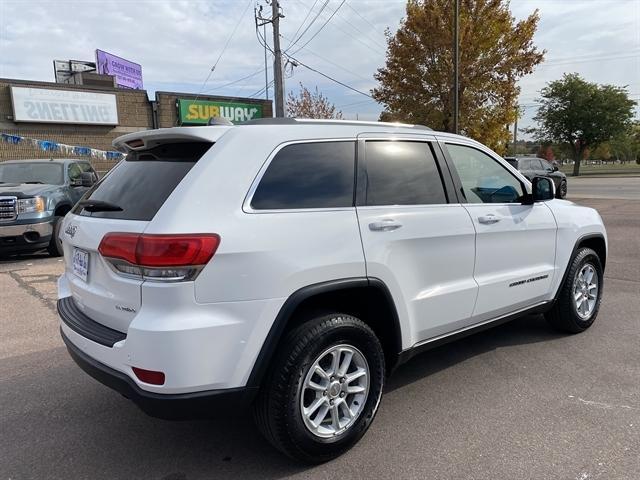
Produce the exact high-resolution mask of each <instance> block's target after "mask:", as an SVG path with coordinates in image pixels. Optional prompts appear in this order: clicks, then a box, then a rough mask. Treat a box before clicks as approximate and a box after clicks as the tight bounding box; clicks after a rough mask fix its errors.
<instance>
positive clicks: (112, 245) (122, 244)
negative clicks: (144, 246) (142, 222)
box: [98, 233, 140, 264]
mask: <svg viewBox="0 0 640 480" xmlns="http://www.w3.org/2000/svg"><path fill="white" fill-rule="evenodd" d="M139 238H140V235H139V234H137V233H107V234H106V235H105V236H104V237H103V238H102V241H101V242H100V246H99V247H98V251H99V252H100V254H101V255H102V256H103V257H108V258H119V259H121V260H125V261H127V262H129V263H132V264H136V247H137V245H138V240H139Z"/></svg>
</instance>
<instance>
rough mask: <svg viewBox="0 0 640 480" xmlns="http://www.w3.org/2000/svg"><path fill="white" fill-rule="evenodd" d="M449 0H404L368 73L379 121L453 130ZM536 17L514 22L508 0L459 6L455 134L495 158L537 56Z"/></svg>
mask: <svg viewBox="0 0 640 480" xmlns="http://www.w3.org/2000/svg"><path fill="white" fill-rule="evenodd" d="M453 11H454V3H453V0H409V1H408V2H407V7H406V17H405V18H404V19H403V20H402V22H401V23H400V27H399V28H398V31H397V32H396V33H395V34H393V35H391V33H390V32H388V31H387V59H386V64H385V66H384V67H382V68H380V69H378V72H377V73H376V74H375V75H374V77H375V79H376V80H377V81H378V82H379V85H378V86H377V87H376V88H374V89H373V90H372V95H373V97H374V98H375V99H376V100H377V101H378V102H380V103H382V104H383V105H384V107H385V108H384V111H383V113H382V115H381V119H382V120H392V121H403V122H408V123H418V124H423V125H427V126H430V127H432V128H433V129H435V130H444V131H452V130H453V108H452V105H453ZM538 20H539V16H538V11H537V10H536V11H534V12H533V13H532V14H531V15H529V16H528V17H527V18H525V19H524V20H521V21H516V20H515V18H514V17H513V16H512V15H511V12H510V10H509V2H508V1H507V0H460V19H459V22H460V77H459V79H460V89H459V98H460V129H461V133H462V134H464V135H467V136H469V137H472V138H475V139H476V140H478V141H480V142H482V143H484V144H486V145H488V146H490V147H492V148H494V149H496V150H497V151H499V152H502V151H503V150H504V148H505V146H506V144H507V142H508V141H509V138H510V133H509V131H508V130H507V125H509V124H513V123H514V121H515V119H516V115H517V99H518V94H519V93H520V88H519V87H518V86H517V84H516V83H517V81H518V79H519V78H521V77H522V76H524V75H527V74H529V73H531V72H532V71H533V68H534V66H535V65H537V64H539V63H540V62H542V60H543V56H544V52H540V51H538V50H537V48H536V47H535V46H534V45H533V34H534V33H535V31H536V28H537V26H538Z"/></svg>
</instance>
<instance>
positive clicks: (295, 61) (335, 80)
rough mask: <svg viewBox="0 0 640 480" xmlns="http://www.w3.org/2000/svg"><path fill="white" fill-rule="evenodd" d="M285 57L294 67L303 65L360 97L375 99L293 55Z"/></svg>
mask: <svg viewBox="0 0 640 480" xmlns="http://www.w3.org/2000/svg"><path fill="white" fill-rule="evenodd" d="M284 55H285V56H286V57H287V58H288V59H289V60H291V61H292V62H294V66H297V65H301V66H303V67H304V68H306V69H308V70H311V71H312V72H315V73H317V74H318V75H322V76H323V77H324V78H326V79H328V80H331V81H332V82H335V83H337V84H338V85H342V86H343V87H345V88H348V89H349V90H353V91H354V92H356V93H359V94H360V95H364V96H365V97H369V98H373V97H372V96H371V95H369V94H368V93H365V92H363V91H362V90H358V89H357V88H355V87H352V86H351V85H347V84H346V83H344V82H341V81H340V80H337V79H335V78H333V77H331V76H329V75H327V74H326V73H322V72H321V71H320V70H317V69H315V68H313V67H310V66H309V65H306V64H304V63H302V62H301V61H300V60H298V59H296V58H293V57H292V56H291V55H288V54H286V53H285V54H284Z"/></svg>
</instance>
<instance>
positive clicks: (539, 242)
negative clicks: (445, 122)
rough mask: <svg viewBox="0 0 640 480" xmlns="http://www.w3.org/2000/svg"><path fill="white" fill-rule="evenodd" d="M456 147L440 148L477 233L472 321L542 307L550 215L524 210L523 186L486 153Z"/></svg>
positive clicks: (551, 244) (549, 268) (536, 208)
mask: <svg viewBox="0 0 640 480" xmlns="http://www.w3.org/2000/svg"><path fill="white" fill-rule="evenodd" d="M456 142H458V141H457V140H456V141H450V140H448V139H447V140H445V141H444V142H443V143H441V146H442V148H443V149H444V150H445V152H446V156H447V161H448V162H449V166H450V167H451V169H452V173H453V176H454V182H456V184H457V185H458V187H459V189H460V191H461V194H462V195H463V197H465V200H464V202H465V203H463V205H464V208H465V209H466V210H467V211H468V212H469V215H470V216H471V219H472V221H473V224H474V227H475V229H476V232H477V235H476V260H475V272H474V278H475V279H476V281H477V283H478V287H479V290H478V300H477V301H476V306H475V309H474V312H473V316H474V321H476V322H477V321H482V320H485V319H489V318H494V317H496V316H500V315H503V314H506V313H510V312H513V311H515V310H518V309H521V308H525V307H529V306H532V305H535V304H536V303H539V302H541V301H543V300H544V299H546V298H547V297H548V294H549V291H550V289H551V284H552V280H553V275H554V273H555V252H556V231H557V226H556V221H555V218H554V216H553V213H552V212H551V210H550V209H549V208H548V207H547V206H546V205H545V204H544V202H539V203H535V204H532V205H526V204H523V203H522V200H523V197H524V195H525V193H526V190H525V187H524V184H523V183H522V182H521V181H520V180H519V179H518V178H517V177H516V176H515V175H514V174H513V173H512V172H511V171H509V169H508V168H507V167H506V166H505V165H503V164H502V162H501V161H500V160H498V159H497V158H494V157H493V156H492V155H491V154H490V153H489V151H485V150H483V149H480V148H479V147H477V146H475V145H472V144H464V143H456ZM461 142H463V141H461Z"/></svg>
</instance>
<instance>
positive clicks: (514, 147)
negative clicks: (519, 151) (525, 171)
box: [513, 114, 518, 152]
mask: <svg viewBox="0 0 640 480" xmlns="http://www.w3.org/2000/svg"><path fill="white" fill-rule="evenodd" d="M517 141H518V116H517V114H516V122H515V123H514V124H513V151H514V152H515V151H516V150H515V149H516V142H517Z"/></svg>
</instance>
